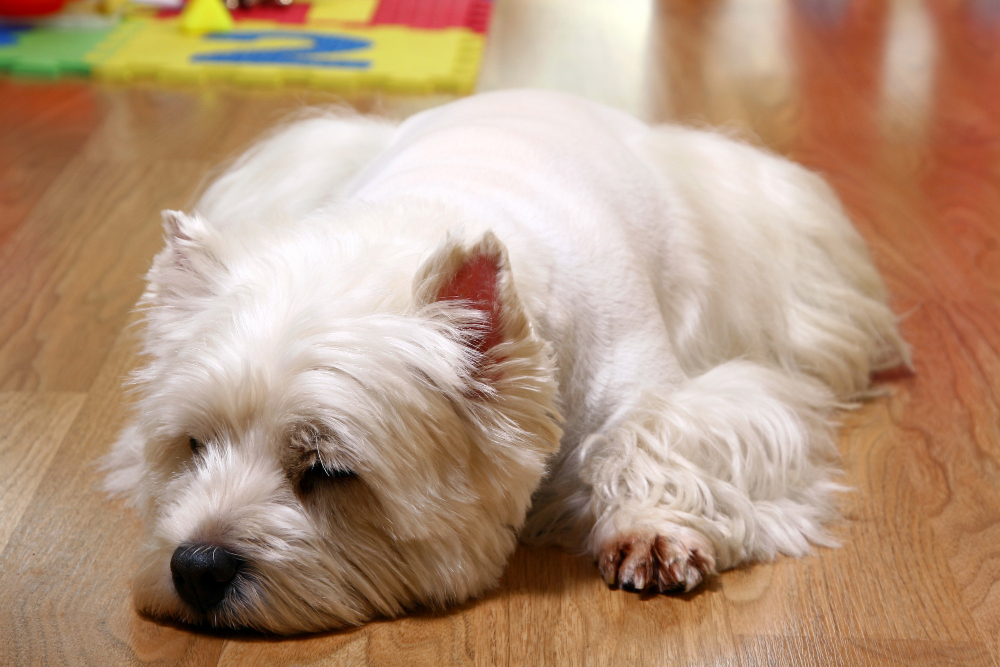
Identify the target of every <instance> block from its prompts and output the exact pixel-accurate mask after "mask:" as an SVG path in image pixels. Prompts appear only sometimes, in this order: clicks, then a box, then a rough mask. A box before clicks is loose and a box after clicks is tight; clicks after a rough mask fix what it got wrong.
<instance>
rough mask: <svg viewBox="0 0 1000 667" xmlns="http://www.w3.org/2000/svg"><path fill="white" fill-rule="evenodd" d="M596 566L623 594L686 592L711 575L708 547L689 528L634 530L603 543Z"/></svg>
mask: <svg viewBox="0 0 1000 667" xmlns="http://www.w3.org/2000/svg"><path fill="white" fill-rule="evenodd" d="M597 566H598V568H599V569H600V571H601V576H602V577H604V581H606V582H607V584H608V585H609V586H614V585H616V584H617V585H618V587H619V588H621V589H622V590H626V591H634V592H642V591H645V590H651V591H659V592H660V593H667V592H674V591H677V592H680V591H690V590H691V589H693V588H694V587H696V586H697V585H698V584H700V583H701V582H702V580H704V578H705V577H706V576H708V575H710V574H714V573H715V555H714V551H713V549H712V545H711V544H710V543H709V541H708V540H707V539H706V538H705V537H704V536H703V535H702V534H700V533H698V532H697V531H695V530H692V529H690V528H685V527H682V526H673V527H671V528H670V529H668V530H665V531H659V532H652V531H646V530H636V531H632V532H629V533H623V534H621V535H619V536H617V537H615V538H612V539H610V540H608V541H607V542H605V543H604V546H603V547H602V548H601V550H600V553H599V554H598V560H597Z"/></svg>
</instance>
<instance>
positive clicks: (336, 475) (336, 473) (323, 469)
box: [302, 461, 358, 491]
mask: <svg viewBox="0 0 1000 667" xmlns="http://www.w3.org/2000/svg"><path fill="white" fill-rule="evenodd" d="M357 476H358V474H357V473H356V472H354V471H353V470H348V469H346V468H328V467H327V466H325V465H323V464H322V463H321V462H319V461H316V463H314V464H312V465H311V466H309V467H308V468H306V471H305V474H303V475H302V489H303V490H304V491H309V490H311V489H312V488H313V486H314V485H315V484H317V483H322V482H336V481H341V480H348V479H354V478H356V477H357Z"/></svg>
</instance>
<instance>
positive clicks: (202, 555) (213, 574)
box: [170, 544, 240, 612]
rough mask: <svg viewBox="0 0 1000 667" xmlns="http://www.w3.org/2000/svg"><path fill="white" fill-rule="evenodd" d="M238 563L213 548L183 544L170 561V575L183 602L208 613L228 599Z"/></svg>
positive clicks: (235, 558)
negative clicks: (172, 576) (223, 599)
mask: <svg viewBox="0 0 1000 667" xmlns="http://www.w3.org/2000/svg"><path fill="white" fill-rule="evenodd" d="M239 563H240V561H239V559H238V558H237V557H236V556H235V555H234V554H231V553H229V552H228V551H226V550H225V549H223V548H221V547H216V546H212V545H210V544H182V545H180V546H179V547H177V549H176V550H174V555H173V556H171V557H170V573H171V574H173V575H174V588H176V589H177V594H178V595H180V596H181V599H182V600H184V601H185V602H187V603H188V604H190V605H191V606H192V607H194V608H195V609H197V610H198V611H201V612H205V611H208V610H209V609H210V608H211V607H213V606H215V605H216V604H218V603H219V602H220V601H221V600H222V598H224V597H226V590H227V589H228V588H229V584H230V583H232V581H233V577H235V576H236V569H237V567H238V566H239Z"/></svg>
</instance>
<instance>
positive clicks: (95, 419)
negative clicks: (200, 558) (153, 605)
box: [0, 333, 223, 666]
mask: <svg viewBox="0 0 1000 667" xmlns="http://www.w3.org/2000/svg"><path fill="white" fill-rule="evenodd" d="M133 364H134V344H133V341H132V340H131V336H129V334H127V333H125V334H123V335H122V336H120V337H119V338H118V340H117V341H116V342H115V345H114V346H113V347H112V348H111V352H110V354H109V355H108V357H107V361H106V363H105V364H104V365H103V367H102V368H101V370H100V373H99V375H98V377H97V379H96V381H95V383H94V386H93V389H92V390H91V392H89V395H88V397H87V400H86V401H85V402H84V403H83V404H82V406H80V405H79V402H78V407H79V411H78V413H77V415H76V419H75V420H73V422H72V426H70V427H69V429H68V431H67V432H66V435H65V437H64V438H63V439H62V442H61V443H60V445H59V447H58V449H57V450H56V452H55V454H54V456H52V459H51V460H52V462H51V464H50V465H49V466H48V468H47V469H46V471H45V474H44V475H42V477H41V480H40V481H39V483H38V484H37V488H36V490H35V492H34V494H32V495H31V496H30V499H31V500H30V503H29V504H28V506H27V508H26V510H25V511H24V512H23V514H22V516H21V520H20V522H19V523H18V524H17V526H16V528H15V529H14V531H13V532H12V533H11V535H10V539H9V541H8V544H7V548H6V549H5V550H4V551H3V552H2V553H0V596H2V601H3V602H2V604H0V628H3V630H2V632H3V641H0V665H100V666H106V665H109V664H131V665H136V664H150V663H151V664H164V663H168V664H190V665H213V664H215V663H216V662H217V661H218V655H219V653H220V652H221V650H222V645H223V640H222V639H221V638H218V637H211V636H201V635H198V634H193V633H191V632H188V631H187V630H180V629H176V628H173V627H169V626H161V625H157V624H155V623H151V622H149V621H147V620H145V619H143V618H141V617H140V616H138V615H136V612H135V608H134V606H133V605H132V601H131V597H130V595H129V590H128V582H129V579H130V577H131V574H132V572H133V571H134V569H133V565H134V562H133V557H134V555H135V551H136V549H137V548H138V546H139V540H140V539H141V533H140V526H139V522H138V519H137V517H136V516H135V514H134V513H132V512H128V511H126V509H125V507H124V506H123V504H122V503H121V502H119V501H111V500H108V499H107V498H106V497H105V496H104V495H103V493H102V492H101V491H100V490H99V489H98V483H99V474H98V470H97V468H96V466H95V461H96V459H97V458H98V457H99V456H101V455H103V454H104V453H105V452H106V451H107V449H108V446H109V443H110V442H111V441H112V440H113V439H114V436H115V434H116V431H117V429H118V428H120V425H121V422H122V419H123V417H124V413H125V406H124V405H123V402H122V395H121V392H120V389H119V386H120V381H121V378H122V376H123V374H124V373H125V372H126V371H127V370H128V369H129V368H130V367H131V366H132V365H133Z"/></svg>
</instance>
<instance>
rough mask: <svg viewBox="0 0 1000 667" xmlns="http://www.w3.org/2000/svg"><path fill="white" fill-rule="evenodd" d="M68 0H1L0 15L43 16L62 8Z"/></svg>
mask: <svg viewBox="0 0 1000 667" xmlns="http://www.w3.org/2000/svg"><path fill="white" fill-rule="evenodd" d="M65 3H66V0H0V16H42V15H44V14H52V13H53V12H58V11H59V10H60V9H62V6H63V5H64V4H65Z"/></svg>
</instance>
